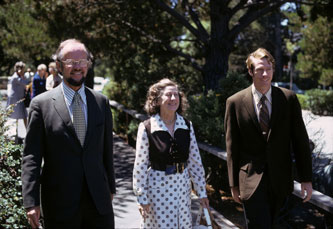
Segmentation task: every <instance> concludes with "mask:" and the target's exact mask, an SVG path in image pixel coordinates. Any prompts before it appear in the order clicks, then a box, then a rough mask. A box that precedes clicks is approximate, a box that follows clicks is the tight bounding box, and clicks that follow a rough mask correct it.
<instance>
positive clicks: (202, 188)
mask: <svg viewBox="0 0 333 229" xmlns="http://www.w3.org/2000/svg"><path fill="white" fill-rule="evenodd" d="M190 137H191V142H190V153H189V158H188V161H187V164H188V171H189V173H190V177H191V180H192V182H193V184H194V189H195V191H196V192H197V194H198V196H199V197H200V198H204V197H207V194H206V181H205V170H204V168H203V165H202V162H201V157H200V153H199V148H198V144H197V140H196V138H195V134H194V129H193V126H192V123H191V131H190Z"/></svg>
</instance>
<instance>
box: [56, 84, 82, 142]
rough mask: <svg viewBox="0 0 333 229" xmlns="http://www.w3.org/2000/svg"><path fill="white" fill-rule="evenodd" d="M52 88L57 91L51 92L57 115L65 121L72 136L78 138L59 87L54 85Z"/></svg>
mask: <svg viewBox="0 0 333 229" xmlns="http://www.w3.org/2000/svg"><path fill="white" fill-rule="evenodd" d="M53 90H57V91H55V93H54V94H53V97H52V99H53V103H54V108H55V110H56V112H57V113H58V115H59V116H60V117H61V119H62V121H63V122H64V123H65V126H66V127H67V128H68V129H69V132H70V133H71V134H72V135H73V136H74V138H76V139H77V140H78V138H77V136H76V133H75V129H74V126H73V123H72V120H71V117H70V115H69V111H68V108H67V106H66V101H65V98H64V95H63V92H62V90H61V87H56V88H55V89H53ZM78 141H79V140H78Z"/></svg>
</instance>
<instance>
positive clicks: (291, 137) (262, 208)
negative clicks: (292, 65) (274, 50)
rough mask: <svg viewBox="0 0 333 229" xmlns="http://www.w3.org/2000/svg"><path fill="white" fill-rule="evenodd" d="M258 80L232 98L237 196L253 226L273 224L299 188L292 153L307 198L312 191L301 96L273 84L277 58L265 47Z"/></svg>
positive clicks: (231, 162)
mask: <svg viewBox="0 0 333 229" xmlns="http://www.w3.org/2000/svg"><path fill="white" fill-rule="evenodd" d="M246 63H247V68H248V72H249V74H250V76H251V77H252V80H253V84H252V85H251V86H250V87H248V88H246V89H244V90H242V91H240V92H238V93H236V94H234V95H233V96H231V97H230V98H228V100H227V105H226V114H225V131H226V145H227V154H228V158H227V164H228V175H229V183H230V187H231V192H232V196H233V198H234V200H235V201H236V202H238V203H243V205H244V208H245V212H246V216H247V220H248V226H249V228H271V226H272V224H273V223H274V220H275V219H276V217H277V216H278V214H279V211H280V209H281V208H282V207H283V204H284V203H285V201H286V198H287V196H288V195H290V194H291V192H292V191H293V177H292V152H293V154H294V157H295V162H296V168H297V172H298V176H299V179H300V181H301V189H302V193H303V194H304V191H306V196H305V199H304V202H306V201H308V200H309V199H310V198H311V194H312V183H311V179H312V165H311V153H310V149H309V139H308V135H307V132H306V129H305V126H304V122H303V119H302V111H301V107H300V104H299V102H298V100H297V97H296V95H295V94H294V93H293V92H292V91H290V90H287V89H284V88H277V87H273V86H271V81H272V78H273V72H274V67H275V66H274V64H275V61H274V58H273V57H272V55H271V54H270V53H269V52H268V51H267V50H265V49H263V48H259V49H258V50H256V51H255V52H253V53H251V54H250V55H249V56H248V58H247V60H246Z"/></svg>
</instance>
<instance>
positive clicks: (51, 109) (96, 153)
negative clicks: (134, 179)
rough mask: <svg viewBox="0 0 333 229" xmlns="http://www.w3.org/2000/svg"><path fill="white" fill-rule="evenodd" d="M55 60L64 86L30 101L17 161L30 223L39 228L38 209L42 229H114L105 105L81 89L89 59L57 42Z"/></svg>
mask: <svg viewBox="0 0 333 229" xmlns="http://www.w3.org/2000/svg"><path fill="white" fill-rule="evenodd" d="M55 58H56V61H57V68H58V70H59V72H61V73H62V75H63V82H62V83H61V84H60V85H59V87H56V88H55V89H53V90H51V91H47V92H45V93H44V94H43V96H37V97H35V98H33V99H32V101H31V104H30V110H29V125H28V130H27V135H26V138H25V145H24V151H23V159H22V187H23V189H22V193H23V204H24V207H25V208H26V209H27V216H28V220H29V223H30V225H31V226H32V227H33V228H36V227H38V226H39V221H38V220H39V217H40V214H41V208H40V205H41V206H42V214H43V216H44V224H45V225H44V226H45V228H46V229H48V228H114V216H113V208H112V202H111V201H112V198H113V194H114V193H115V191H116V188H115V177H114V169H113V135H112V114H111V110H110V106H109V100H108V99H107V98H106V97H105V96H103V95H102V94H100V93H97V92H95V91H93V90H91V89H89V88H87V87H85V86H84V80H85V77H86V74H87V71H88V68H89V67H90V62H91V60H90V59H91V58H90V53H89V51H88V50H87V48H86V47H85V45H84V44H83V43H81V42H80V41H78V40H75V39H69V40H66V41H64V42H62V43H61V44H60V46H59V48H58V50H57V52H56V54H55ZM42 161H43V167H42V168H41V165H42ZM40 200H41V202H40Z"/></svg>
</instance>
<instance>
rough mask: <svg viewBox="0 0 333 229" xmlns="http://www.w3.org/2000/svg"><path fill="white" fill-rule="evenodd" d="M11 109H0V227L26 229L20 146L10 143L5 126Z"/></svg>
mask: <svg viewBox="0 0 333 229" xmlns="http://www.w3.org/2000/svg"><path fill="white" fill-rule="evenodd" d="M10 108H11V109H9V110H8V109H7V110H3V109H2V108H0V187H1V188H0V227H1V228H27V227H29V225H28V221H27V219H26V214H25V209H24V208H23V200H22V194H21V190H22V184H21V157H22V146H21V145H15V144H14V143H13V142H12V141H10V140H9V139H8V138H7V136H6V135H5V132H6V131H7V129H8V127H6V126H5V122H6V120H7V117H8V115H9V114H10V112H12V108H13V106H11V107H10Z"/></svg>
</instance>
